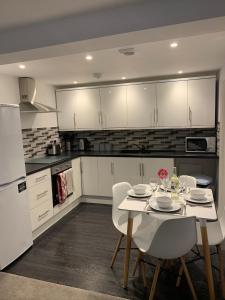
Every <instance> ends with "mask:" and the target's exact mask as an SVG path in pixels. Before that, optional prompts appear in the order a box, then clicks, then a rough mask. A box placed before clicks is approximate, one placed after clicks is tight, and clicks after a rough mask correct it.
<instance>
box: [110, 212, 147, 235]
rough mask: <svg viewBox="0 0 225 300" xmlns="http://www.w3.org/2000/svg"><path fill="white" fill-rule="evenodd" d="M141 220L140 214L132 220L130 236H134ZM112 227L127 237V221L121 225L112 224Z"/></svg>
mask: <svg viewBox="0 0 225 300" xmlns="http://www.w3.org/2000/svg"><path fill="white" fill-rule="evenodd" d="M141 220H142V216H141V214H139V215H137V216H135V217H134V218H133V231H132V234H134V233H135V232H136V231H137V228H138V226H139V225H140V224H141ZM114 225H115V227H116V229H117V230H118V231H120V232H121V233H123V234H124V235H127V221H125V222H123V223H122V224H118V223H114Z"/></svg>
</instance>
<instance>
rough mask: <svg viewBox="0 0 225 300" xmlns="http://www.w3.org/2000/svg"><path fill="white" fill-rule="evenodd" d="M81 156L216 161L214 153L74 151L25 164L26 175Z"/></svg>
mask: <svg viewBox="0 0 225 300" xmlns="http://www.w3.org/2000/svg"><path fill="white" fill-rule="evenodd" d="M82 156H104V157H143V158H144V157H164V158H204V159H205V158H209V159H218V156H217V155H216V154H215V153H186V152H176V151H144V152H141V151H132V150H130V151H129V150H122V151H107V152H106V151H105V152H96V151H75V152H68V153H63V154H62V155H58V156H57V158H58V160H57V161H55V162H49V163H45V164H43V163H38V164H37V163H32V162H27V163H26V173H27V175H31V174H33V173H36V172H39V171H42V170H44V169H48V168H51V167H53V166H55V165H58V164H60V163H63V162H66V161H68V160H71V159H74V158H78V157H82Z"/></svg>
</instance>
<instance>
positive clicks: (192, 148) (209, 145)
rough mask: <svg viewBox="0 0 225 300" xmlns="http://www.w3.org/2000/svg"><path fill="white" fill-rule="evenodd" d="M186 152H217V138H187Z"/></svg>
mask: <svg viewBox="0 0 225 300" xmlns="http://www.w3.org/2000/svg"><path fill="white" fill-rule="evenodd" d="M185 149H186V152H205V153H215V152H216V137H215V136H210V137H186V140H185Z"/></svg>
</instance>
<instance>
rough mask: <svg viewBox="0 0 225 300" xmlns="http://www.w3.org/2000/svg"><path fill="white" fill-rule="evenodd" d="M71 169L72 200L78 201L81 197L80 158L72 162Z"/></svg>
mask: <svg viewBox="0 0 225 300" xmlns="http://www.w3.org/2000/svg"><path fill="white" fill-rule="evenodd" d="M72 169H73V192H74V199H78V198H79V197H80V196H81V195H82V191H81V169H80V158H76V159H73V160H72Z"/></svg>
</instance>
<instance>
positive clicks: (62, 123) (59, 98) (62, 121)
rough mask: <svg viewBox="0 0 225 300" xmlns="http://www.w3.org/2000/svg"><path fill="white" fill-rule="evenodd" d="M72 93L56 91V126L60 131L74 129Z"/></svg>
mask: <svg viewBox="0 0 225 300" xmlns="http://www.w3.org/2000/svg"><path fill="white" fill-rule="evenodd" d="M74 94H75V93H74V91H57V92H56V103H57V109H58V111H59V112H58V126H59V129H60V130H74V129H75V115H74V113H75V106H74V101H75V95H74Z"/></svg>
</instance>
